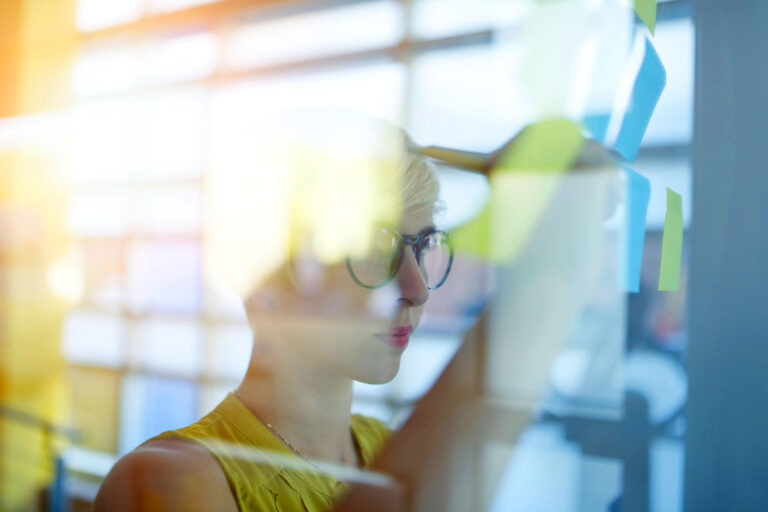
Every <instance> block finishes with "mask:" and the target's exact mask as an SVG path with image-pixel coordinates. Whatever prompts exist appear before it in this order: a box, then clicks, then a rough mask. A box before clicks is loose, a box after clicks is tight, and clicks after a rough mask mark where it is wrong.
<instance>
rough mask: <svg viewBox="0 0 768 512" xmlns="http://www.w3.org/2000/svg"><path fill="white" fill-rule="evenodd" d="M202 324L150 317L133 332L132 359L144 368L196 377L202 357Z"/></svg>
mask: <svg viewBox="0 0 768 512" xmlns="http://www.w3.org/2000/svg"><path fill="white" fill-rule="evenodd" d="M201 329H202V327H201V325H200V324H199V323H198V322H196V321H191V320H169V319H162V320H161V319H151V320H144V321H141V322H140V323H139V324H138V326H137V328H136V331H135V335H136V339H135V346H133V347H132V351H133V354H134V356H133V359H134V361H135V363H136V364H138V366H139V368H140V369H141V370H144V371H148V372H151V373H159V374H169V373H170V374H174V375H176V374H178V375H181V376H196V375H199V373H200V366H201V363H202V360H203V351H202V350H203V343H202V341H203V340H202V330H201Z"/></svg>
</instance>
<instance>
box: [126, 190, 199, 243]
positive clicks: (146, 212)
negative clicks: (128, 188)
mask: <svg viewBox="0 0 768 512" xmlns="http://www.w3.org/2000/svg"><path fill="white" fill-rule="evenodd" d="M201 196H202V193H201V191H200V189H199V188H196V187H173V188H171V187H163V188H151V189H142V190H139V191H138V192H137V193H136V200H135V202H134V204H133V205H132V209H131V213H132V214H133V228H134V231H135V232H136V233H157V234H191V233H198V232H199V231H200V226H201V223H202V209H203V205H202V197H201Z"/></svg>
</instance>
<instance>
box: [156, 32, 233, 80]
mask: <svg viewBox="0 0 768 512" xmlns="http://www.w3.org/2000/svg"><path fill="white" fill-rule="evenodd" d="M217 51H218V48H217V39H216V36H214V35H213V34H211V33H208V32H201V33H197V34H185V35H182V36H177V37H170V38H167V39H163V40H159V41H155V42H152V43H149V44H148V45H147V46H146V47H145V48H144V58H145V61H146V62H145V70H144V73H145V75H144V79H145V80H146V81H148V82H149V83H167V82H174V81H177V80H187V79H193V78H202V77H204V76H208V75H209V74H211V73H212V72H213V71H214V69H216V61H217Z"/></svg>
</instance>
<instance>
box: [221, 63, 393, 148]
mask: <svg viewBox="0 0 768 512" xmlns="http://www.w3.org/2000/svg"><path fill="white" fill-rule="evenodd" d="M404 82H405V70H404V68H403V67H402V65H400V64H397V63H384V64H375V65H367V66H361V67H355V68H351V69H345V70H343V71H327V72H324V73H314V74H295V75H291V76H286V77H281V78H275V79H270V80H263V81H258V82H250V83H247V84H243V85H236V86H231V87H225V88H222V89H219V90H218V91H217V92H216V93H215V96H214V98H213V99H212V103H213V104H212V108H211V110H212V124H213V126H214V130H215V131H214V141H219V140H221V141H227V140H231V139H232V138H233V136H234V135H235V134H238V133H239V134H242V133H248V130H250V129H253V128H255V127H260V126H261V125H262V124H263V122H264V120H265V119H268V118H269V117H270V116H275V115H277V114H278V113H280V112H283V111H286V110H298V109H302V108H312V107H340V108H345V109H350V110H356V111H360V112H363V113H366V114H369V115H371V116H373V117H378V118H382V119H388V120H393V121H396V120H398V119H399V118H400V115H401V108H402V107H401V106H402V91H403V85H404Z"/></svg>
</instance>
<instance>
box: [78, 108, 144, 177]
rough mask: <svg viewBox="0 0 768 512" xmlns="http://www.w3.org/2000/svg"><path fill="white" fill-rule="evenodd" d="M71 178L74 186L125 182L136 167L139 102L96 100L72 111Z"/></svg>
mask: <svg viewBox="0 0 768 512" xmlns="http://www.w3.org/2000/svg"><path fill="white" fill-rule="evenodd" d="M70 123H71V125H70V126H71V127H70V160H69V167H68V178H69V179H70V181H71V182H72V183H73V184H74V185H80V184H83V185H85V184H121V183H126V182H127V181H128V180H129V179H130V177H131V175H132V173H133V172H134V170H135V168H136V152H135V151H134V146H133V144H134V142H133V141H134V139H135V133H136V130H137V126H138V125H137V117H136V104H135V102H134V101H133V100H132V99H128V98H120V99H114V100H105V101H94V102H89V103H86V104H82V105H79V106H77V107H75V108H74V109H72V111H71V113H70Z"/></svg>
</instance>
